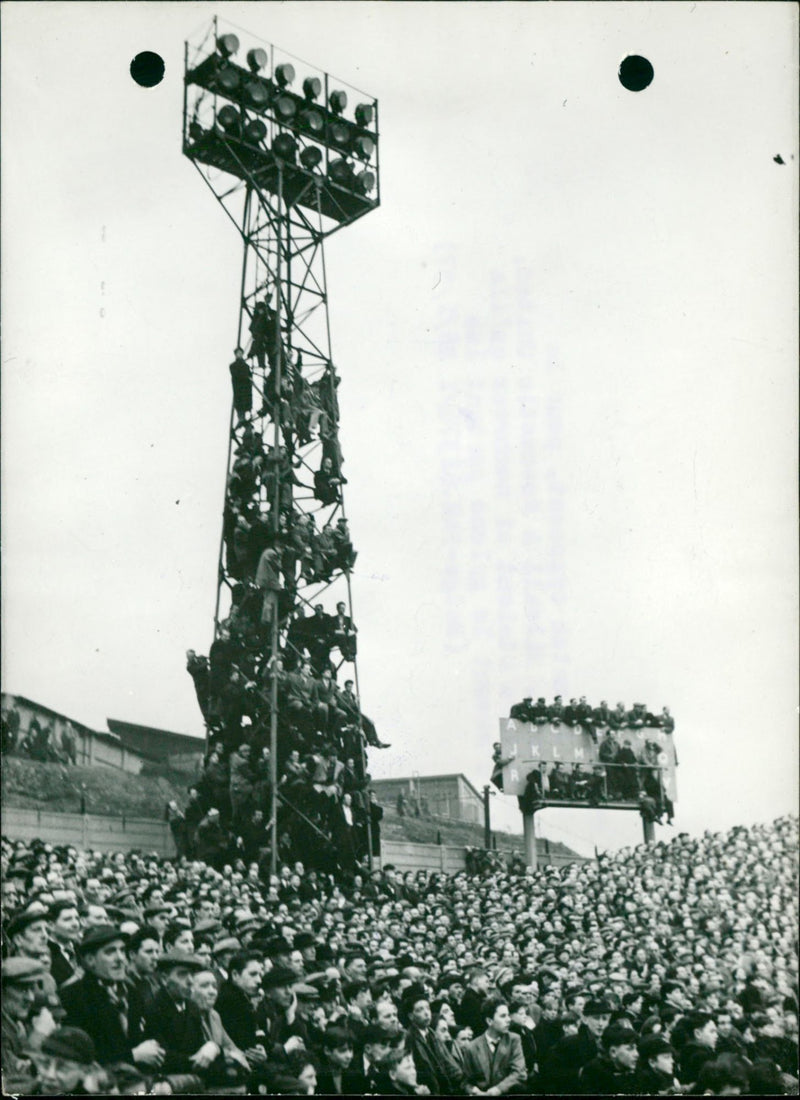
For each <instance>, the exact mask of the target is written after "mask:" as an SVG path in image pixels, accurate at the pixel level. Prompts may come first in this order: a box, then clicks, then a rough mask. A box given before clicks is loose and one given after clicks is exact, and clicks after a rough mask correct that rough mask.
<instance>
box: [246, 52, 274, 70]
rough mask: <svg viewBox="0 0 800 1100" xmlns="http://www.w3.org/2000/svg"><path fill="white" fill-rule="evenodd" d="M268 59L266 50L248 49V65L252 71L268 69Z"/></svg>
mask: <svg viewBox="0 0 800 1100" xmlns="http://www.w3.org/2000/svg"><path fill="white" fill-rule="evenodd" d="M268 60H269V59H268V57H267V51H266V50H262V49H259V48H256V49H254V50H248V51H247V67H248V69H249V70H250V72H251V73H257V72H258V71H259V69H266V67H267V61H268Z"/></svg>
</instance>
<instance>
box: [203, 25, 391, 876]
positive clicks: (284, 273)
mask: <svg viewBox="0 0 800 1100" xmlns="http://www.w3.org/2000/svg"><path fill="white" fill-rule="evenodd" d="M243 52H244V51H241V53H243ZM241 53H240V43H239V38H238V37H237V35H236V34H234V33H232V32H231V31H229V30H226V29H225V27H224V26H222V25H221V23H220V22H219V21H218V20H217V19H216V18H214V19H213V21H212V23H211V25H210V26H209V27H208V28H207V29H206V30H205V32H204V33H203V34H201V36H200V37H199V39H198V40H197V41H196V42H187V43H186V50H185V78H184V111H183V152H184V154H185V155H186V156H187V157H188V158H189V159H190V160H191V161H192V163H193V164H194V166H195V168H196V169H197V171H198V173H199V174H200V176H201V177H202V179H203V180H204V181H205V183H206V184H207V185H208V187H209V189H210V190H211V192H212V194H213V195H214V197H215V198H216V200H217V201H218V202H219V204H220V206H221V207H222V209H223V210H224V211H225V213H226V214H227V215H228V217H229V218H230V220H231V222H232V223H233V225H234V226H235V228H236V230H237V232H238V234H239V236H240V238H241V241H242V246H243V251H242V267H241V283H240V292H239V302H238V310H237V322H236V327H235V332H234V334H233V335H232V340H231V348H232V349H234V348H235V349H236V358H235V360H234V363H233V364H231V374H232V377H233V385H234V400H233V405H232V408H231V414H230V426H229V446H228V459H227V478H226V488H225V504H224V512H223V529H222V537H221V540H220V551H219V571H218V584H217V597H216V608H215V614H214V633H215V640H216V641H219V639H220V636H221V624H222V623H223V622H224V621H226V619H227V621H228V622H229V623H230V621H231V613H232V612H233V617H234V618H241V617H242V616H241V614H240V613H241V611H242V608H243V607H245V606H246V604H247V601H248V599H252V596H253V595H254V592H253V589H254V576H253V573H254V567H255V563H256V561H258V554H256V558H255V559H254V558H253V556H252V553H253V546H254V545H255V546H256V548H257V550H258V549H261V548H263V547H268V546H272V547H273V548H275V549H276V553H277V559H276V565H275V570H274V572H275V573H276V574H277V573H280V574H281V580H280V583H279V584H275V585H271V582H269V581H268V582H267V584H266V587H267V589H268V590H269V589H270V587H272V588H273V589H274V592H273V598H272V603H273V605H274V606H273V607H272V612H271V616H270V617H269V620H268V625H264V624H265V619H264V616H263V615H262V618H261V622H262V625H264V630H263V632H262V635H261V638H260V645H261V653H260V655H256V656H255V657H254V655H253V653H252V652H251V653H250V657H251V658H253V664H252V665H251V666H249V667H250V668H255V669H256V672H257V673H258V674H259V676H260V677H261V682H262V683H264V684H267V689H266V690H265V691H263V692H261V693H259V692H258V691H256V692H255V697H254V699H251V700H250V702H249V706H250V710H249V712H248V713H249V714H250V717H251V719H252V721H253V725H254V726H256V727H259V726H260V727H261V728H262V730H264V731H266V729H267V727H268V729H269V745H270V749H271V754H270V768H271V774H270V785H271V790H272V798H271V813H270V839H271V851H272V858H271V866H272V873H273V874H274V872H275V866H276V862H277V850H278V805H279V803H280V804H281V812H282V813H284V812H285V813H288V814H291V815H299V817H301V818H302V817H303V814H302V812H301V810H300V809H299V808H298V807H297V806H293V805H292V804H291V800H290V799H289V798H288V797H286V796H284V794H283V793H282V792H281V791H280V790H279V788H278V782H277V779H278V771H277V769H278V760H279V757H280V756H281V755H282V745H281V743H280V733H281V730H282V728H283V722H284V718H285V715H283V714H282V707H283V705H284V702H283V700H282V698H281V695H280V693H279V690H278V683H279V675H278V669H279V667H280V666H279V659H280V658H282V657H287V658H288V659H291V656H292V652H293V650H292V647H291V645H289V644H288V642H287V638H288V633H289V628H290V626H291V625H292V622H293V621H295V617H296V616H297V613H298V608H300V607H304V606H308V607H312V606H313V605H314V604H315V602H316V601H317V599H318V598H319V597H320V595H321V594H322V593H323V592H324V591H325V590H327V589H329V588H330V587H331V586H338V589H339V593H338V595H339V599H340V600H341V601H342V602H344V603H345V604H346V606H347V615H348V617H349V619H350V620H351V621H352V605H353V601H352V589H351V582H350V570H351V568H352V564H353V561H354V559H355V554H354V552H353V551H352V546H351V547H350V550H349V551H346V552H344V554H343V555H342V554H341V553H340V554H339V555H338V557H336V559H335V561H334V562H333V564H331V561H330V558H326V557H325V555H324V554H323V555H322V556H321V557H319V556H317V558H314V557H313V555H311V554H310V553H309V550H308V540H309V539H312V541H313V540H315V539H316V537H317V536H320V537H321V538H322V539H323V541H324V542H325V544H326V545H327V546H329V544H330V540H331V538H332V537H333V534H332V532H334V530H335V532H336V535H337V537H338V536H339V535H340V534H341V531H342V529H344V531H345V533H346V532H347V526H346V518H345V509H344V497H343V494H342V490H341V484H342V483H343V481H344V480H345V479H344V477H343V474H342V461H343V459H342V452H341V448H340V446H339V439H338V419H339V410H338V401H337V386H338V384H339V381H340V379H339V375H338V373H337V370H336V368H335V366H334V362H333V357H332V350H331V336H330V324H329V318H328V295H327V281H326V272H325V253H324V242H325V241H326V239H327V238H328V237H329V236H331V234H333V233H335V232H336V231H337V230H339V229H341V228H343V227H344V226H346V225H350V224H351V223H352V222H354V221H356V220H357V219H359V218H361V217H363V215H364V214H368V213H369V212H370V211H371V210H374V209H375V208H376V207H377V206H378V205H379V202H380V190H379V179H378V177H379V173H378V105H377V102H376V101H375V100H374V99H372V98H371V97H369V96H366V95H364V94H363V93H360V92H358V91H356V90H355V89H353V88H351V87H348V86H347V85H345V84H343V83H342V82H341V81H338V80H334V79H333V78H332V77H330V76H329V75H328V74H327V73H325V72H322V71H320V70H317V69H315V68H313V67H312V66H309V65H306V64H305V63H303V62H301V61H299V60H298V59H297V58H295V57H293V56H291V55H289V54H287V53H285V52H283V51H280V50H278V49H277V48H276V47H275V46H273V45H271V44H268V43H263V42H260V41H257V42H256V41H254V44H253V46H252V48H250V49H249V50H247V52H246V54H245V57H244V59H243V60H241V61H240V60H237V58H240V57H241ZM323 459H324V460H327V469H328V470H329V471H330V473H331V475H332V476H333V478H334V486H335V487H334V489H333V490H332V493H331V495H330V497H328V498H326V499H327V503H324V502H323V501H322V500H321V499H320V496H319V494H318V495H317V496H315V495H314V493H315V487H314V474H315V472H316V471H317V469H318V467H319V466H320V462H321V460H323ZM322 495H323V496H324V495H325V494H322ZM342 521H344V525H343V524H342ZM334 523H336V528H335V529H334V527H333V525H334ZM259 538H261V541H260V542H259ZM339 543H341V539H339ZM340 548H341V547H340ZM312 559H313V560H312ZM320 562H322V565H320ZM298 567H299V572H298ZM279 589H280V590H279ZM245 633H246V631H245ZM267 635H268V636H267ZM226 642H227V639H226ZM245 648H247V643H246V642H245ZM252 648H253V647H252V646H250V649H251V650H252ZM295 649H296V647H295ZM212 650H213V647H212ZM351 650H352V651H351ZM340 656H341V660H340V662H339V666H341V664H342V663H343V662H344V661H351V660H352V663H353V666H354V667H353V673H354V681H355V696H356V699H357V700H359V699H360V692H359V684H358V669H357V664H356V661H355V644H354V642H353V644H352V646H350V647H340ZM213 674H214V669H213V665H212V668H211V675H212V677H213ZM357 705H358V720H359V722H361V715H360V702H359V703H358V704H357ZM359 732H360V731H359ZM359 749H360V757H361V759H360V770H361V775H362V777H363V776H364V775H365V774H366V758H365V753H364V749H363V738H362V737H359ZM304 820H306V819H304ZM307 824H308V825H309V826H313V823H312V822H308V821H307ZM367 834H368V848H369V858H370V860H371V837H370V835H369V813H368V812H367Z"/></svg>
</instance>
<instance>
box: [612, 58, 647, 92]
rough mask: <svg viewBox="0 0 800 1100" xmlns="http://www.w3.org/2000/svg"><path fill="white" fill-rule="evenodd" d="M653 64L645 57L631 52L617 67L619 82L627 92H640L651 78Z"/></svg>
mask: <svg viewBox="0 0 800 1100" xmlns="http://www.w3.org/2000/svg"><path fill="white" fill-rule="evenodd" d="M653 75H654V74H653V66H652V65H651V64H650V62H649V61H648V60H647V58H646V57H639V55H638V54H631V55H630V56H629V57H626V58H625V60H624V61H623V62H622V64H621V65H620V67H619V82H620V84H621V85H622V86H623V88H627V89H628V91H629V92H642V91H644V89H645V88H646V87H647V86H648V84H650V82H651V81H652V79H653Z"/></svg>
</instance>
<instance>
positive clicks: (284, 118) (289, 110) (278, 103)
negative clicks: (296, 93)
mask: <svg viewBox="0 0 800 1100" xmlns="http://www.w3.org/2000/svg"><path fill="white" fill-rule="evenodd" d="M272 109H273V111H274V112H275V114H276V115H277V116H278V118H279V119H280V120H281V122H288V121H289V120H290V119H292V118H294V113H295V111H296V110H297V106H296V104H295V101H294V100H293V99H292V97H291V96H290V95H279V96H278V97H277V98H276V99H275V102H274V103H273V104H272Z"/></svg>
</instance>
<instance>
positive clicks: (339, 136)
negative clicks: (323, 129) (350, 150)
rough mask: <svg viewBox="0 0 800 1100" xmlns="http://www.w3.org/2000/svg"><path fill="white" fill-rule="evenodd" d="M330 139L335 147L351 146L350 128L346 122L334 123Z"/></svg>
mask: <svg viewBox="0 0 800 1100" xmlns="http://www.w3.org/2000/svg"><path fill="white" fill-rule="evenodd" d="M330 138H331V141H332V142H333V144H334V145H340V146H344V147H345V148H346V147H347V146H348V145H349V144H350V127H349V126H348V125H347V123H346V122H332V123H331V129H330Z"/></svg>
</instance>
